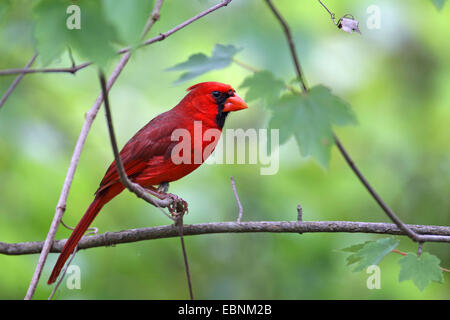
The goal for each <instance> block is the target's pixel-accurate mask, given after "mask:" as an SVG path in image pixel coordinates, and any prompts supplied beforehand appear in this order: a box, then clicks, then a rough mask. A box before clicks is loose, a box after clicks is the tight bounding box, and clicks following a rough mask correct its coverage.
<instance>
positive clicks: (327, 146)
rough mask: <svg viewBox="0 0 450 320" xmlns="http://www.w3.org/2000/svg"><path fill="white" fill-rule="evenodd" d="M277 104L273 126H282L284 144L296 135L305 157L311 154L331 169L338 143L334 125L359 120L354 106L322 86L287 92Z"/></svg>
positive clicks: (281, 133)
mask: <svg viewBox="0 0 450 320" xmlns="http://www.w3.org/2000/svg"><path fill="white" fill-rule="evenodd" d="M277 104H278V107H277V108H276V109H274V110H275V111H274V114H273V116H272V119H271V120H270V123H269V127H270V128H271V129H279V134H280V143H281V144H283V143H284V142H286V141H287V140H288V139H289V138H290V137H291V136H292V135H294V137H295V139H296V141H297V144H298V145H299V147H300V150H301V152H302V154H303V155H304V156H308V155H311V156H313V157H315V158H316V159H317V160H318V162H319V163H320V164H321V165H322V166H323V167H325V168H328V164H329V162H330V150H331V146H332V145H333V144H334V138H333V130H332V126H333V125H339V126H343V125H348V124H355V123H356V119H355V116H354V114H353V112H352V110H351V107H350V105H349V104H348V103H347V102H345V101H344V100H342V99H340V98H338V97H336V96H334V95H333V94H331V91H330V90H329V89H328V88H326V87H324V86H321V85H319V86H316V87H313V88H311V89H310V90H309V91H308V93H307V94H306V95H296V94H286V95H284V96H282V97H281V99H280V100H279V101H278V103H277Z"/></svg>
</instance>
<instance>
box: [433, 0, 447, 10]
mask: <svg viewBox="0 0 450 320" xmlns="http://www.w3.org/2000/svg"><path fill="white" fill-rule="evenodd" d="M446 1H447V0H431V2H433V4H434V6H435V7H436V8H437V9H438V10H441V9H442V8H443V7H444V4H445V2H446Z"/></svg>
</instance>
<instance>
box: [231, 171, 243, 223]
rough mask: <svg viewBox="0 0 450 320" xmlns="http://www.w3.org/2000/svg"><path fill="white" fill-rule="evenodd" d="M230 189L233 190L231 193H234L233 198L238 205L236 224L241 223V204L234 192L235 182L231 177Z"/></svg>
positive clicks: (235, 191)
mask: <svg viewBox="0 0 450 320" xmlns="http://www.w3.org/2000/svg"><path fill="white" fill-rule="evenodd" d="M231 188H232V189H233V193H234V198H235V199H236V203H237V205H238V208H239V213H238V217H237V220H236V221H237V222H238V223H239V222H241V219H242V213H243V212H244V209H243V208H242V204H241V200H240V199H239V195H238V193H237V190H236V182H235V181H234V178H233V177H231Z"/></svg>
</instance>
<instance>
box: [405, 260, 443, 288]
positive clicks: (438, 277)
mask: <svg viewBox="0 0 450 320" xmlns="http://www.w3.org/2000/svg"><path fill="white" fill-rule="evenodd" d="M398 263H399V264H400V266H401V269H400V274H399V276H398V281H400V282H402V281H405V280H412V281H413V282H414V284H415V285H416V286H417V288H419V290H420V291H423V289H425V288H426V287H427V286H428V285H429V284H430V282H431V281H436V282H440V283H442V282H443V281H444V277H443V275H442V270H441V268H440V266H439V264H440V260H439V258H438V257H436V256H434V255H432V254H429V253H428V252H424V253H422V254H421V255H420V257H418V256H417V254H415V253H408V255H406V256H404V257H403V258H401V259H400V260H399V261H398Z"/></svg>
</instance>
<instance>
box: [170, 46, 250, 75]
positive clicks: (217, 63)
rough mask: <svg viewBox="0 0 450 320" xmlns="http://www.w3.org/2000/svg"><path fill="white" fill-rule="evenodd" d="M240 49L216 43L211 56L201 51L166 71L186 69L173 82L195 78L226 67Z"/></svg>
mask: <svg viewBox="0 0 450 320" xmlns="http://www.w3.org/2000/svg"><path fill="white" fill-rule="evenodd" d="M240 50H241V49H239V48H236V47H235V46H233V45H227V46H225V45H222V44H216V45H215V47H214V49H213V52H212V54H211V57H208V56H207V55H205V54H203V53H197V54H194V55H191V56H190V57H189V59H188V60H187V61H185V62H182V63H179V64H177V65H175V66H173V67H171V68H168V69H167V70H166V71H180V70H187V71H186V72H185V73H183V74H182V75H181V76H180V78H179V79H178V80H177V81H175V83H176V84H177V83H181V82H183V81H187V80H191V79H193V78H196V77H198V76H200V75H202V74H204V73H206V72H208V71H212V70H218V69H223V68H226V67H228V66H229V65H230V64H231V62H232V61H233V60H232V59H233V56H234V55H235V54H236V53H238V52H239V51H240Z"/></svg>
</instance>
